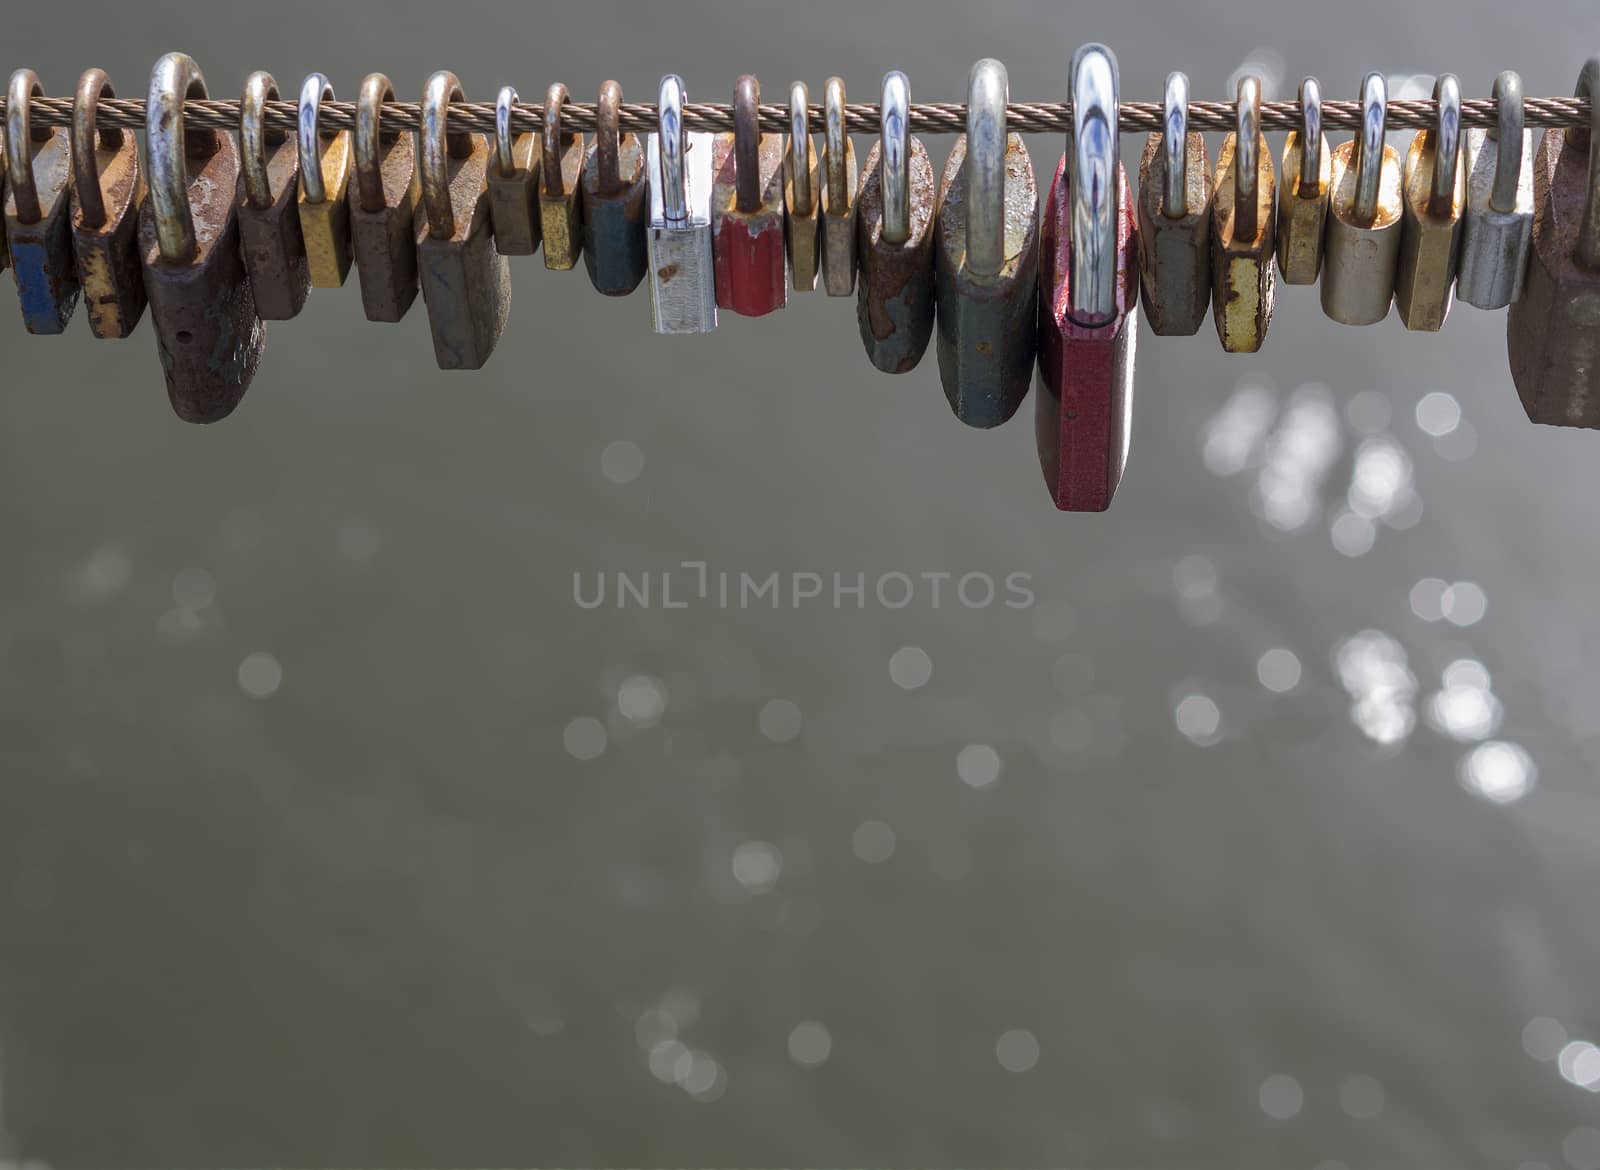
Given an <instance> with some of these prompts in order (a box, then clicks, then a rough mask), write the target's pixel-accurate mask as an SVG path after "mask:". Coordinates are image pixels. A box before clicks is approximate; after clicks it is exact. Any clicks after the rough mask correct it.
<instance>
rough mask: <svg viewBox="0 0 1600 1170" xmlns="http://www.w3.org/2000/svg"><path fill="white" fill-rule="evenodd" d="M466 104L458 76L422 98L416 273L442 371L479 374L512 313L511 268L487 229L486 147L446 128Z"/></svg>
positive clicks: (443, 73)
mask: <svg viewBox="0 0 1600 1170" xmlns="http://www.w3.org/2000/svg"><path fill="white" fill-rule="evenodd" d="M465 100H466V98H465V97H464V96H463V95H462V92H461V83H460V82H459V81H457V80H456V75H455V74H454V73H451V72H449V71H448V70H443V69H441V70H440V71H439V72H437V73H435V74H434V75H433V76H432V77H430V78H428V86H427V89H425V90H424V91H423V94H422V134H421V148H422V149H421V155H422V159H421V165H420V169H421V171H422V206H423V211H424V214H423V215H422V216H421V217H419V219H418V224H417V267H418V270H419V271H420V273H421V276H422V299H423V301H424V303H426V305H427V306H428V327H429V328H430V329H431V330H432V332H433V356H434V359H435V360H436V361H437V362H438V363H439V368H440V369H441V370H477V369H481V368H482V367H483V365H484V363H485V362H487V361H488V360H489V355H490V354H492V353H493V352H494V347H495V343H496V342H498V341H499V340H500V333H501V331H502V330H504V329H505V325H506V316H507V314H508V313H509V312H510V311H511V265H510V264H509V263H508V262H507V261H506V258H505V257H504V256H502V255H501V254H500V253H499V252H498V251H496V250H495V246H494V231H493V228H492V227H491V225H490V222H489V221H490V216H489V184H488V172H489V166H490V162H489V141H488V139H487V138H486V137H484V135H482V134H469V133H468V132H466V131H465V130H455V131H452V130H450V129H449V127H448V124H447V121H446V119H447V118H448V116H449V113H450V103H451V102H460V101H465ZM548 238H549V237H548V236H547V237H546V239H547V240H548Z"/></svg>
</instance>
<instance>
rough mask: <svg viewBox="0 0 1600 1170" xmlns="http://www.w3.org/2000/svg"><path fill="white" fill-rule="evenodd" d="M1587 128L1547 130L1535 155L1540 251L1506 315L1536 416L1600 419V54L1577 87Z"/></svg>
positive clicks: (1598, 422) (1517, 374)
mask: <svg viewBox="0 0 1600 1170" xmlns="http://www.w3.org/2000/svg"><path fill="white" fill-rule="evenodd" d="M1575 92H1576V95H1577V96H1578V97H1580V98H1588V99H1589V125H1588V128H1587V129H1580V128H1577V127H1573V128H1570V129H1567V130H1558V129H1554V128H1552V129H1549V130H1546V131H1545V132H1544V141H1543V142H1541V143H1540V144H1539V155H1538V157H1537V158H1536V159H1535V160H1534V163H1533V209H1534V210H1533V216H1534V218H1533V254H1532V256H1531V257H1530V258H1529V261H1528V278H1527V282H1526V284H1525V285H1524V287H1523V291H1522V299H1521V300H1519V301H1513V302H1512V304H1511V309H1510V312H1509V313H1508V314H1507V318H1506V347H1507V350H1508V352H1509V354H1510V358H1511V379H1512V381H1513V382H1515V383H1516V386H1517V394H1518V396H1520V397H1521V399H1522V408H1523V409H1524V410H1526V411H1527V412H1528V417H1529V418H1530V419H1532V420H1533V421H1534V422H1537V423H1553V424H1555V425H1557V426H1567V427H1600V56H1597V57H1591V58H1589V60H1588V62H1587V63H1586V64H1585V65H1584V67H1583V72H1582V73H1581V74H1580V75H1579V76H1578V87H1577V90H1576V91H1575Z"/></svg>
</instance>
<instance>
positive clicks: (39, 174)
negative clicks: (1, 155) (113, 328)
mask: <svg viewBox="0 0 1600 1170" xmlns="http://www.w3.org/2000/svg"><path fill="white" fill-rule="evenodd" d="M43 96H44V87H43V86H41V85H40V84H39V79H38V78H37V77H35V76H34V73H33V70H31V69H18V70H17V71H16V72H15V73H13V74H12V75H11V88H10V91H9V93H8V94H7V95H6V125H5V140H6V169H7V171H9V172H10V179H11V183H10V189H9V190H8V191H7V192H6V201H5V220H6V231H5V234H6V244H7V246H8V247H9V248H10V250H11V274H12V275H13V276H14V277H16V280H17V297H18V299H19V300H20V302H21V304H22V323H23V325H24V326H25V327H26V328H27V330H28V332H29V333H60V332H61V331H63V330H64V329H66V327H67V322H68V321H70V320H72V311H73V310H74V309H76V308H77V307H78V273H77V269H76V268H75V267H74V265H73V263H72V195H71V190H72V144H71V141H70V139H69V137H68V134H67V131H66V128H65V127H61V126H58V127H56V128H54V129H48V130H47V129H45V128H44V127H39V128H37V129H36V128H34V127H33V126H32V124H31V123H30V121H29V118H28V112H29V105H30V102H31V99H33V98H35V97H43Z"/></svg>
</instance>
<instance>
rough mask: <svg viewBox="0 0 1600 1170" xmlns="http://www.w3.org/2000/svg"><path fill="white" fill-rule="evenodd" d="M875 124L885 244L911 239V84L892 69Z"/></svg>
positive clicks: (897, 71)
mask: <svg viewBox="0 0 1600 1170" xmlns="http://www.w3.org/2000/svg"><path fill="white" fill-rule="evenodd" d="M880 109H881V117H880V121H879V124H878V143H879V146H878V174H879V179H878V181H879V184H880V185H881V187H882V190H883V227H882V230H881V232H880V235H881V237H882V239H883V242H884V243H886V244H903V243H905V242H906V241H907V240H909V239H910V238H911V80H910V78H908V77H907V76H906V75H905V74H904V73H902V72H900V70H898V69H895V70H892V71H890V72H888V73H885V74H884V75H883V103H882V106H881V107H880Z"/></svg>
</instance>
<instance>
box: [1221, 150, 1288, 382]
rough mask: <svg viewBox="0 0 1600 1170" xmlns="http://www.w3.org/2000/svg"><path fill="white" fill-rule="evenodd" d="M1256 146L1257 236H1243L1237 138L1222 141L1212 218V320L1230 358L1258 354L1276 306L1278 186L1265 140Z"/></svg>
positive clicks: (1254, 232) (1255, 233) (1248, 233)
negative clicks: (1237, 189) (1238, 197)
mask: <svg viewBox="0 0 1600 1170" xmlns="http://www.w3.org/2000/svg"><path fill="white" fill-rule="evenodd" d="M1257 139H1258V140H1257V143H1256V222H1255V230H1254V231H1251V232H1245V231H1243V230H1241V225H1240V224H1239V221H1238V207H1237V205H1236V202H1235V188H1234V167H1235V165H1236V163H1237V154H1236V150H1237V145H1238V139H1237V136H1236V135H1233V134H1230V135H1228V136H1227V137H1226V138H1224V139H1223V140H1222V147H1221V149H1220V150H1218V151H1217V175H1216V180H1215V183H1214V187H1215V192H1216V193H1215V194H1214V195H1213V196H1212V212H1211V319H1212V321H1213V322H1214V323H1215V324H1216V327H1217V340H1218V341H1220V342H1221V343H1222V348H1223V349H1224V350H1226V351H1227V352H1228V353H1255V352H1256V351H1257V350H1259V349H1260V348H1261V346H1262V344H1263V343H1264V342H1265V341H1266V339H1267V329H1268V327H1269V326H1271V324H1272V310H1273V307H1274V305H1275V303H1276V301H1277V290H1278V272H1277V269H1276V267H1274V263H1273V253H1274V252H1275V251H1276V250H1277V248H1276V245H1277V181H1276V178H1275V177H1274V175H1273V172H1272V152H1271V149H1270V148H1269V147H1268V146H1267V140H1266V138H1265V136H1260V135H1258V136H1257Z"/></svg>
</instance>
